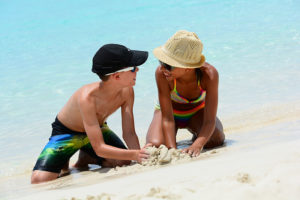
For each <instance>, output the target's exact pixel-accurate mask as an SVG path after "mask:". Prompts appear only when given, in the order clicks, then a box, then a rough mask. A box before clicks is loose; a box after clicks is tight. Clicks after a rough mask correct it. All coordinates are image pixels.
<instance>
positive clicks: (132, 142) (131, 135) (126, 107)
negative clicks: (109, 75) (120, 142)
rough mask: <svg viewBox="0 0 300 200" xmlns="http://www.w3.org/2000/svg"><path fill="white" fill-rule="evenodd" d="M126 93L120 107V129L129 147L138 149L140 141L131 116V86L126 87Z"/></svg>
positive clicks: (132, 93) (132, 98) (132, 91)
mask: <svg viewBox="0 0 300 200" xmlns="http://www.w3.org/2000/svg"><path fill="white" fill-rule="evenodd" d="M125 93H126V94H124V96H126V97H128V98H127V99H126V100H125V102H124V104H123V105H122V107H121V110H122V111H121V112H122V129H123V139H124V140H125V142H126V144H127V147H128V148H129V149H140V143H139V140H138V137H137V135H136V132H135V128H134V117H133V103H134V90H133V88H126V92H125Z"/></svg>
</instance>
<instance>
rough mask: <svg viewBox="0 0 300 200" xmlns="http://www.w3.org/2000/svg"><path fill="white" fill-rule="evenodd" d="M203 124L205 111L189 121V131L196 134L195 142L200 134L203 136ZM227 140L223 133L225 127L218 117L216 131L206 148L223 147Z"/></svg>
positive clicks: (200, 111) (201, 111)
mask: <svg viewBox="0 0 300 200" xmlns="http://www.w3.org/2000/svg"><path fill="white" fill-rule="evenodd" d="M202 124H203V110H199V111H198V112H197V113H196V114H195V115H193V116H192V118H191V119H190V121H189V124H188V127H187V129H188V130H189V131H190V132H191V133H193V134H194V137H193V139H194V140H195V139H196V138H197V137H198V134H201V132H200V131H201V128H202ZM224 140H225V135H224V132H223V125H222V123H221V121H220V120H219V118H218V117H216V126H215V130H214V132H213V134H212V136H211V137H210V139H209V140H208V141H207V143H206V144H205V146H204V148H214V147H217V146H221V145H223V143H224Z"/></svg>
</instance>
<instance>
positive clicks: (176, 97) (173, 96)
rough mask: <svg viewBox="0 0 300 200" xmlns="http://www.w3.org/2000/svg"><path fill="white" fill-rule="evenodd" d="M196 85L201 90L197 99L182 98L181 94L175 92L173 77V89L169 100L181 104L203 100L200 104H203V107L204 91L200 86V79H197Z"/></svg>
mask: <svg viewBox="0 0 300 200" xmlns="http://www.w3.org/2000/svg"><path fill="white" fill-rule="evenodd" d="M198 87H199V88H200V91H201V93H200V96H199V97H198V98H197V99H195V100H192V101H190V100H188V99H186V98H184V97H183V96H181V95H180V94H179V93H178V92H177V89H176V79H174V89H173V91H172V92H171V100H172V101H174V102H176V103H182V104H194V103H198V102H201V101H203V102H202V103H201V104H203V107H204V104H205V96H206V91H205V90H203V89H202V88H201V86H200V80H198Z"/></svg>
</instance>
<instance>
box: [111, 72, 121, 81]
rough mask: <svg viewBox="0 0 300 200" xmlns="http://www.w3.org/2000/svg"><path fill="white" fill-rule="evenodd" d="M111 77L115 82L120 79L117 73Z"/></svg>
mask: <svg viewBox="0 0 300 200" xmlns="http://www.w3.org/2000/svg"><path fill="white" fill-rule="evenodd" d="M112 77H113V78H114V79H116V80H119V79H120V75H119V74H118V73H116V74H112Z"/></svg>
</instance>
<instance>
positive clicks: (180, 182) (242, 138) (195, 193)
mask: <svg viewBox="0 0 300 200" xmlns="http://www.w3.org/2000/svg"><path fill="white" fill-rule="evenodd" d="M299 124H300V121H299V120H296V121H290V122H283V123H279V124H276V125H272V126H268V127H264V128H261V129H258V130H257V131H256V132H253V131H248V132H243V133H240V134H238V133H237V134H229V135H228V138H227V140H226V145H225V146H224V147H221V148H217V149H212V150H208V151H205V152H203V153H201V154H200V156H199V157H198V158H196V159H193V160H192V161H191V162H183V163H178V164H168V165H162V166H159V167H157V166H155V167H150V168H136V167H135V165H133V166H127V167H120V168H118V169H109V170H107V169H100V170H95V171H87V172H81V173H80V175H79V174H78V176H77V175H76V174H73V175H72V176H68V177H63V178H61V179H60V180H57V181H54V182H52V183H51V184H49V183H47V184H45V185H44V186H38V187H40V188H42V187H44V189H41V190H40V191H36V193H35V194H33V195H30V196H27V197H24V198H20V199H24V200H25V199H39V198H42V199H73V200H75V199H77V200H79V199H93V198H94V199H97V198H98V199H128V200H129V199H130V200H137V199H147V198H149V199H162V198H164V199H199V197H203V198H209V199H219V198H224V197H226V198H231V199H241V198H243V199H254V198H259V199H286V198H287V199H296V197H299V195H300V173H299V171H300V157H299V154H300V150H299V148H298V146H299V144H300V137H299V136H298V137H297V135H298V134H297V132H298V131H299ZM274 135H276V136H277V137H274ZM250 136H251V137H252V139H253V140H247V138H248V137H250ZM262 138H263V139H262ZM284 138H285V139H284ZM237 141H239V143H237ZM113 172H114V173H113ZM45 188H47V189H45ZM215 191H218V192H217V193H216V192H215Z"/></svg>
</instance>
